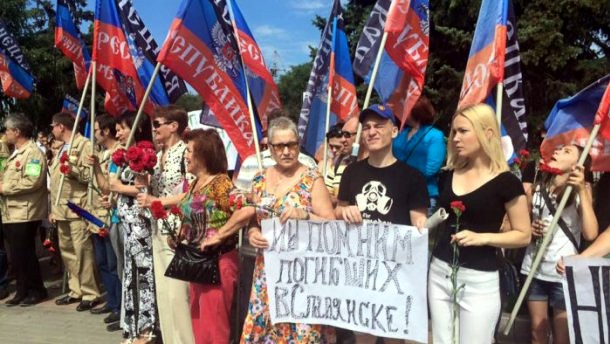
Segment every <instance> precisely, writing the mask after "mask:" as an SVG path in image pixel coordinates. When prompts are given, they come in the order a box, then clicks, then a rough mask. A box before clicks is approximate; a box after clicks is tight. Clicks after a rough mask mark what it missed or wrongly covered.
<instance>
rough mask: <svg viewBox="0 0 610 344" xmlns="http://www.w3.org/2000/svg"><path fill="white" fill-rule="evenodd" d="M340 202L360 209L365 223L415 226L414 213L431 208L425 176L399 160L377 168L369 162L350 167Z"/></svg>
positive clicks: (342, 181)
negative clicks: (412, 220) (412, 219)
mask: <svg viewBox="0 0 610 344" xmlns="http://www.w3.org/2000/svg"><path fill="white" fill-rule="evenodd" d="M338 199H339V201H344V202H348V203H349V204H350V205H356V206H358V209H359V210H360V213H361V214H362V218H363V219H364V220H372V221H382V222H390V223H395V224H401V225H411V217H410V214H409V211H410V210H414V209H426V208H428V206H429V203H430V199H429V197H428V189H427V188H426V180H425V179H424V176H423V175H422V174H421V173H420V172H419V171H417V170H416V169H414V168H412V167H409V166H407V165H406V164H404V163H402V162H400V161H396V162H395V163H393V164H392V165H390V166H386V167H382V168H377V167H373V166H371V165H370V164H369V163H368V159H366V160H362V161H358V162H355V163H352V164H351V165H349V166H348V167H347V168H346V169H345V172H343V178H341V184H340V186H339V195H338Z"/></svg>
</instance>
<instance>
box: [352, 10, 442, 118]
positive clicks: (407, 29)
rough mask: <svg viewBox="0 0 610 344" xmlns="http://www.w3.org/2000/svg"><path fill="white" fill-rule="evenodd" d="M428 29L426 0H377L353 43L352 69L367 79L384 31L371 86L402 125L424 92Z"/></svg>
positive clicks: (368, 79)
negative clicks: (384, 38)
mask: <svg viewBox="0 0 610 344" xmlns="http://www.w3.org/2000/svg"><path fill="white" fill-rule="evenodd" d="M429 31H430V22H429V3H428V0H411V1H406V0H396V1H394V2H392V1H390V0H379V1H377V3H376V4H375V7H374V8H373V10H372V11H371V15H370V16H369V20H368V21H367V23H366V25H365V27H364V28H363V31H362V34H361V35H360V39H359V41H358V46H357V47H356V54H355V57H354V72H355V73H356V74H358V75H359V76H361V77H362V78H363V79H364V80H365V81H366V82H367V83H368V82H370V79H371V76H372V72H373V68H374V65H375V60H376V57H377V53H378V51H379V48H380V45H381V38H382V34H383V33H384V32H386V33H387V41H386V44H385V47H384V51H383V52H382V55H381V60H380V62H379V67H378V72H377V76H376V79H375V85H374V87H375V90H376V91H377V94H378V95H379V96H380V98H381V100H382V102H383V103H386V104H387V105H388V106H390V108H391V109H392V112H394V115H395V116H396V117H397V118H398V119H399V120H400V121H401V123H402V125H404V124H405V122H406V120H407V118H408V117H409V116H410V115H411V110H412V109H413V106H414V105H415V103H416V102H417V100H418V99H419V97H420V96H421V94H422V92H423V87H424V81H425V75H426V67H427V65H428V45H429V37H430V32H429Z"/></svg>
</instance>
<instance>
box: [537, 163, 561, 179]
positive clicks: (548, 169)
mask: <svg viewBox="0 0 610 344" xmlns="http://www.w3.org/2000/svg"><path fill="white" fill-rule="evenodd" d="M540 171H542V172H545V173H548V174H552V175H556V176H557V175H560V174H563V171H562V170H560V169H558V168H555V167H551V166H549V165H548V164H547V163H545V162H543V163H541V164H540Z"/></svg>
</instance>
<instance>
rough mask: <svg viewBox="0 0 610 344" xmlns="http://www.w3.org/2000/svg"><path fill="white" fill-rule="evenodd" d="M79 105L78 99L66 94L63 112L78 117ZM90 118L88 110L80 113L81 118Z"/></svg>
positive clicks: (82, 110)
mask: <svg viewBox="0 0 610 344" xmlns="http://www.w3.org/2000/svg"><path fill="white" fill-rule="evenodd" d="M78 105H79V102H78V100H76V98H74V97H72V96H70V95H69V94H66V97H65V98H64V102H63V104H62V107H61V111H62V112H67V113H71V114H72V115H74V117H76V113H77V112H78ZM88 117H89V111H87V109H85V108H84V107H83V108H82V109H81V112H80V118H88Z"/></svg>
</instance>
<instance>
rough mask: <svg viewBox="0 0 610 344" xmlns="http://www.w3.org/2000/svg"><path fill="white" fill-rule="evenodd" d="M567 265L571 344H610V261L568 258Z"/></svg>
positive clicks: (567, 306)
mask: <svg viewBox="0 0 610 344" xmlns="http://www.w3.org/2000/svg"><path fill="white" fill-rule="evenodd" d="M564 261H565V278H564V279H563V295H564V298H565V300H566V311H567V313H568V328H569V331H570V343H572V344H593V343H595V344H604V343H610V259H606V258H579V257H566V258H564Z"/></svg>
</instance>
